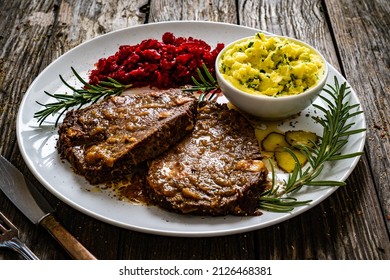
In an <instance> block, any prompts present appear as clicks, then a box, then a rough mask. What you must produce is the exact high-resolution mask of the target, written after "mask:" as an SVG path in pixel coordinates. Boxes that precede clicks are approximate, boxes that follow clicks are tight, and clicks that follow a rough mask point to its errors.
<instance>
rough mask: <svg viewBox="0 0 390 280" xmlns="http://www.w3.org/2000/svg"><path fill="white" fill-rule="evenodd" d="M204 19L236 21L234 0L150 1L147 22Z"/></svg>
mask: <svg viewBox="0 0 390 280" xmlns="http://www.w3.org/2000/svg"><path fill="white" fill-rule="evenodd" d="M174 20H206V21H219V22H228V23H237V14H236V5H235V1H234V0H222V1H221V0H207V1H205V0H194V1H180V0H173V1H171V0H157V1H150V15H149V22H161V21H174Z"/></svg>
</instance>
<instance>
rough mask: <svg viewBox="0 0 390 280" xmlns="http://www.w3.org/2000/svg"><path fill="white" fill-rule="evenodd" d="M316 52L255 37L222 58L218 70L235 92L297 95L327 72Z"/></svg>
mask: <svg viewBox="0 0 390 280" xmlns="http://www.w3.org/2000/svg"><path fill="white" fill-rule="evenodd" d="M324 63H325V62H324V61H323V60H322V58H321V56H319V55H318V54H316V53H315V52H314V50H312V49H309V48H307V47H305V46H303V45H300V44H299V43H296V42H294V41H291V40H288V39H284V38H278V37H267V36H265V35H264V34H262V33H257V34H256V35H255V36H254V37H252V38H249V39H247V40H244V41H242V42H239V43H237V44H234V45H233V46H231V47H230V48H228V49H227V50H226V51H225V52H224V53H223V54H222V57H221V60H220V63H219V68H220V71H221V73H222V74H223V76H224V78H225V79H226V80H228V81H229V82H230V83H231V84H232V85H233V86H235V87H236V88H238V89H240V90H242V91H245V92H248V93H251V94H257V95H268V96H284V95H295V94H299V93H302V92H304V91H305V90H307V89H309V88H311V87H313V86H315V85H316V84H317V83H318V81H319V80H320V79H321V78H322V76H323V75H324V71H325V65H324Z"/></svg>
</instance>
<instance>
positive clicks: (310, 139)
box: [285, 130, 318, 147]
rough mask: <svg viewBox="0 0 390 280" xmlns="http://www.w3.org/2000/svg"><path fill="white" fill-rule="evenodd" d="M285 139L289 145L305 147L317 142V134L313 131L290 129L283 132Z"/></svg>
mask: <svg viewBox="0 0 390 280" xmlns="http://www.w3.org/2000/svg"><path fill="white" fill-rule="evenodd" d="M285 135H286V141H287V143H289V144H290V145H291V146H295V145H305V146H307V147H313V146H314V144H313V143H317V142H318V136H317V134H315V133H314V132H310V131H304V130H290V131H287V132H286V133H285Z"/></svg>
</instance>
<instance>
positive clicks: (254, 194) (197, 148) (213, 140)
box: [147, 103, 267, 215]
mask: <svg viewBox="0 0 390 280" xmlns="http://www.w3.org/2000/svg"><path fill="white" fill-rule="evenodd" d="M266 176H267V170H266V168H265V166H264V164H263V162H262V161H261V155H260V153H259V147H258V142H257V139H256V137H255V134H254V129H253V127H252V126H251V125H250V124H249V123H248V121H247V120H246V119H245V118H244V117H243V116H242V115H241V114H240V113H238V112H237V111H235V110H229V109H228V108H227V106H226V105H220V104H216V103H206V104H202V105H201V106H200V107H199V109H198V115H197V121H196V124H195V128H194V130H193V132H192V133H191V134H190V135H188V136H186V137H185V138H184V139H183V140H182V141H181V142H180V143H179V144H177V145H175V146H174V147H172V148H171V149H169V150H168V151H166V152H164V153H163V154H162V155H160V156H159V157H158V158H157V159H155V160H153V161H151V163H150V166H149V172H148V177H147V191H148V192H149V195H150V197H151V199H152V200H153V201H154V202H155V203H156V204H158V205H160V206H161V207H163V208H166V209H169V210H172V211H175V212H179V213H192V214H207V215H226V214H229V213H230V214H235V215H258V214H260V211H259V210H258V198H259V193H260V192H261V191H262V189H263V184H264V182H265V180H266Z"/></svg>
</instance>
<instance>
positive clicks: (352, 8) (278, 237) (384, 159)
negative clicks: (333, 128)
mask: <svg viewBox="0 0 390 280" xmlns="http://www.w3.org/2000/svg"><path fill="white" fill-rule="evenodd" d="M0 13H1V16H0V46H1V56H0V104H1V107H0V108H1V109H0V127H1V137H2V138H1V141H0V153H1V154H2V155H4V156H5V157H6V158H8V159H9V160H10V161H11V162H12V163H14V164H15V165H16V166H17V167H18V168H19V169H20V170H21V171H22V172H24V174H26V176H27V177H28V178H30V179H31V180H33V181H34V182H35V183H36V184H37V187H38V188H39V190H40V191H41V192H42V193H43V194H44V195H45V196H46V197H47V198H48V200H49V201H50V203H51V204H52V205H54V206H55V208H56V210H57V216H58V217H59V219H60V220H61V221H62V223H63V224H64V225H65V227H66V228H68V229H69V231H70V232H72V233H73V234H74V235H75V236H76V237H77V239H79V240H80V241H81V242H82V243H83V244H84V245H85V247H87V248H88V249H89V250H90V251H91V252H92V253H93V254H95V256H96V257H97V258H99V259H365V260H368V259H390V242H389V232H390V183H389V182H390V175H389V172H388V170H389V168H390V160H389V158H390V141H389V132H388V129H389V125H390V114H389V112H390V110H389V108H390V74H389V73H390V71H389V69H390V57H389V53H390V47H389V46H390V31H389V30H390V2H389V1H387V0H373V1H372V0H358V1H352V0H324V1H318V0H306V1H303V0H302V1H301V0H296V1H273V0H264V1H255V0H247V1H242V0H238V1H233V0H219V1H218V0H209V1H205V0H204V1H201V0H194V1H178V0H173V1H172V0H149V1H148V0H133V1H124V0H119V1H118V0H115V1H114V0H108V1H82V0H79V1H77V0H63V1H59V0H58V1H55V0H45V1H27V0H15V1H0ZM172 20H207V21H218V22H226V23H234V24H239V25H245V26H250V27H254V28H258V29H261V30H266V31H269V32H272V33H275V34H280V35H288V36H292V37H295V38H298V39H301V40H303V41H306V42H308V43H309V44H312V45H314V46H315V47H317V48H318V49H319V50H320V51H321V52H322V53H323V54H324V55H325V57H326V59H327V60H328V61H329V62H330V63H331V64H332V65H333V66H334V67H335V68H336V69H338V70H339V71H340V72H341V73H342V74H343V75H344V77H345V78H346V79H347V80H348V81H349V82H350V84H351V86H352V87H353V88H354V89H355V91H356V92H357V94H358V97H359V99H360V101H361V103H362V106H363V109H364V111H365V115H366V119H367V140H366V145H365V149H364V151H365V153H364V155H363V156H362V157H361V159H360V161H359V163H358V165H357V167H356V168H355V170H354V171H353V173H352V174H351V175H350V176H349V178H348V179H347V184H348V185H347V186H346V187H343V188H340V189H338V190H337V191H336V192H335V193H334V194H333V195H331V197H329V198H328V199H326V200H325V201H324V202H322V203H321V204H320V205H318V206H316V207H314V208H312V209H311V210H309V211H307V212H305V213H304V214H302V215H299V216H297V217H295V218H293V219H290V220H288V221H286V222H283V223H280V224H277V225H274V226H270V227H268V228H264V229H261V230H257V231H252V232H247V233H242V234H236V235H230V236H223V237H209V238H183V237H182V238H177V237H164V236H157V235H149V234H144V233H139V232H135V231H130V230H126V229H122V228H118V227H115V226H112V225H109V224H106V223H104V222H101V221H98V220H95V219H93V218H90V217H89V216H86V215H84V214H82V213H80V212H78V211H76V210H74V209H73V208H71V207H69V206H68V205H66V204H65V203H63V202H61V201H60V200H58V199H57V198H55V197H54V196H53V195H51V193H49V192H48V191H47V190H46V189H44V188H43V187H42V186H41V185H39V184H38V182H37V180H36V179H35V178H34V177H33V176H32V174H31V173H30V172H29V170H28V168H27V166H26V165H25V163H24V161H23V159H22V157H21V154H20V152H19V150H18V145H17V143H16V132H15V119H16V114H17V111H18V108H19V104H20V102H21V99H22V97H23V95H24V93H25V92H26V90H27V89H28V87H29V85H30V84H31V83H32V81H33V80H34V79H35V78H36V77H37V75H38V74H39V73H40V72H41V71H42V70H43V69H44V68H45V67H46V66H47V65H48V64H49V63H51V62H52V61H54V60H55V59H56V58H58V57H59V56H60V55H62V54H63V53H64V52H66V51H68V50H70V49H72V48H73V47H75V46H77V45H79V44H80V43H82V42H84V41H86V40H88V39H92V38H94V37H96V36H98V35H100V34H104V33H107V32H110V31H112V30H117V29H119V28H124V27H128V26H135V25H140V24H148V23H151V22H161V21H172ZM0 210H1V211H2V212H3V213H4V214H5V215H6V216H8V217H9V218H10V219H11V220H12V221H13V222H14V224H15V225H17V227H18V228H19V229H20V233H21V239H22V240H25V241H26V243H27V244H28V245H29V246H30V247H31V248H32V249H33V251H34V252H35V253H36V254H37V255H38V256H39V258H41V259H68V258H69V257H68V255H67V254H66V253H65V252H64V251H63V250H62V249H61V247H60V246H59V245H58V244H57V243H56V242H55V241H54V240H53V239H52V238H51V237H50V236H49V234H48V233H47V232H46V231H45V230H44V229H43V228H40V227H35V226H34V225H32V224H31V223H30V222H29V221H28V220H27V219H26V218H25V217H24V216H23V215H22V214H21V213H20V212H19V211H18V210H17V209H16V207H15V206H14V205H13V204H12V203H11V202H10V201H9V200H8V199H7V198H6V197H5V196H4V195H3V194H2V193H0ZM0 259H20V257H19V256H18V255H17V254H16V253H14V252H13V251H10V250H7V249H0Z"/></svg>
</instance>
